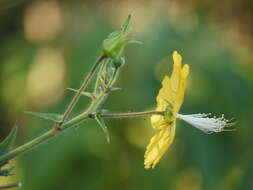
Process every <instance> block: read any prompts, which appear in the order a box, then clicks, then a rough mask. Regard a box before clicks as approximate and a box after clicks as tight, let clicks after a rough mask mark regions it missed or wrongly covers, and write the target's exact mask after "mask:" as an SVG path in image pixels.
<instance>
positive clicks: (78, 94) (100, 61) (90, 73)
mask: <svg viewBox="0 0 253 190" xmlns="http://www.w3.org/2000/svg"><path fill="white" fill-rule="evenodd" d="M105 58H106V56H105V55H102V56H100V57H99V58H98V59H97V61H96V62H95V64H94V65H93V67H92V68H91V70H90V72H89V73H88V75H87V76H86V78H85V79H84V81H83V83H82V85H81V87H80V88H79V90H78V92H77V93H76V94H75V96H74V97H73V99H72V100H71V102H70V103H69V105H68V107H67V109H66V111H65V112H64V114H63V117H62V122H64V121H65V120H66V119H67V117H68V116H69V114H70V112H71V111H72V110H73V108H74V106H75V104H76V103H77V101H78V99H79V98H80V96H81V95H82V91H84V90H85V88H86V87H87V85H88V83H89V82H90V80H91V79H92V77H93V75H94V74H95V71H96V69H97V68H98V66H99V65H100V63H102V62H103V60H104V59H105Z"/></svg>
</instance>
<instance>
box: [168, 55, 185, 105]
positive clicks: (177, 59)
mask: <svg viewBox="0 0 253 190" xmlns="http://www.w3.org/2000/svg"><path fill="white" fill-rule="evenodd" d="M172 57H173V62H174V63H173V70H172V74H171V78H170V86H171V97H172V103H173V104H175V103H176V96H177V92H178V87H179V82H180V72H181V65H182V57H181V55H180V54H179V53H177V51H174V52H173V55H172Z"/></svg>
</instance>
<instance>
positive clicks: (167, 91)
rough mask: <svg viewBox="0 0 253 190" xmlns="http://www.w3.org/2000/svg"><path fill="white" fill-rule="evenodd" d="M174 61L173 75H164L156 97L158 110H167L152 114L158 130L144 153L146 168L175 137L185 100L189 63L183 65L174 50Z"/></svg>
mask: <svg viewBox="0 0 253 190" xmlns="http://www.w3.org/2000/svg"><path fill="white" fill-rule="evenodd" d="M173 62H174V64H173V71H172V74H171V77H168V76H165V77H164V79H163V81H162V88H161V89H160V91H159V94H158V96H157V98H156V101H157V107H156V111H165V113H166V114H165V115H164V116H163V115H152V116H151V124H152V127H153V128H154V129H155V130H158V132H157V133H156V134H155V135H154V136H153V137H152V138H151V140H150V142H149V145H148V146H147V149H146V152H145V155H144V158H145V160H144V165H145V168H146V169H149V168H154V167H155V166H156V164H157V163H158V162H159V161H160V159H161V157H162V156H163V155H164V153H165V152H166V151H167V150H168V148H169V147H170V145H171V144H172V142H173V140H174V137H175V132H176V115H177V113H178V112H179V109H180V107H181V105H182V103H183V100H184V92H185V87H186V79H187V76H188V74H189V65H187V64H185V65H184V66H183V67H182V57H181V55H180V54H179V53H178V52H177V51H174V52H173Z"/></svg>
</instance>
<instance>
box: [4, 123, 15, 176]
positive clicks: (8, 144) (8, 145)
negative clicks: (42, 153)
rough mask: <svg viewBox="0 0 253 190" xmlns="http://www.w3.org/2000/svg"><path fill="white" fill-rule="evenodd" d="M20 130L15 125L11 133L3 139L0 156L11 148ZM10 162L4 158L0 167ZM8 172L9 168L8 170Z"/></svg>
mask: <svg viewBox="0 0 253 190" xmlns="http://www.w3.org/2000/svg"><path fill="white" fill-rule="evenodd" d="M17 132H18V128H17V127H14V128H13V129H12V130H11V132H10V133H9V135H8V136H7V137H6V138H5V139H4V140H3V142H2V143H1V144H0V156H2V155H4V154H5V153H7V152H9V151H10V150H11V147H12V145H13V143H14V141H15V139H16V136H17ZM7 163H8V160H4V161H2V162H0V167H2V166H4V165H5V164H7ZM3 172H5V171H3ZM6 172H7V170H6Z"/></svg>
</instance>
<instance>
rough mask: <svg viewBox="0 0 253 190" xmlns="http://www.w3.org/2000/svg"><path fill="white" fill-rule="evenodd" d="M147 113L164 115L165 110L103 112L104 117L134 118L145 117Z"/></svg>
mask: <svg viewBox="0 0 253 190" xmlns="http://www.w3.org/2000/svg"><path fill="white" fill-rule="evenodd" d="M147 115H164V111H143V112H129V113H101V114H100V116H101V117H103V118H132V117H144V116H147Z"/></svg>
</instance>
